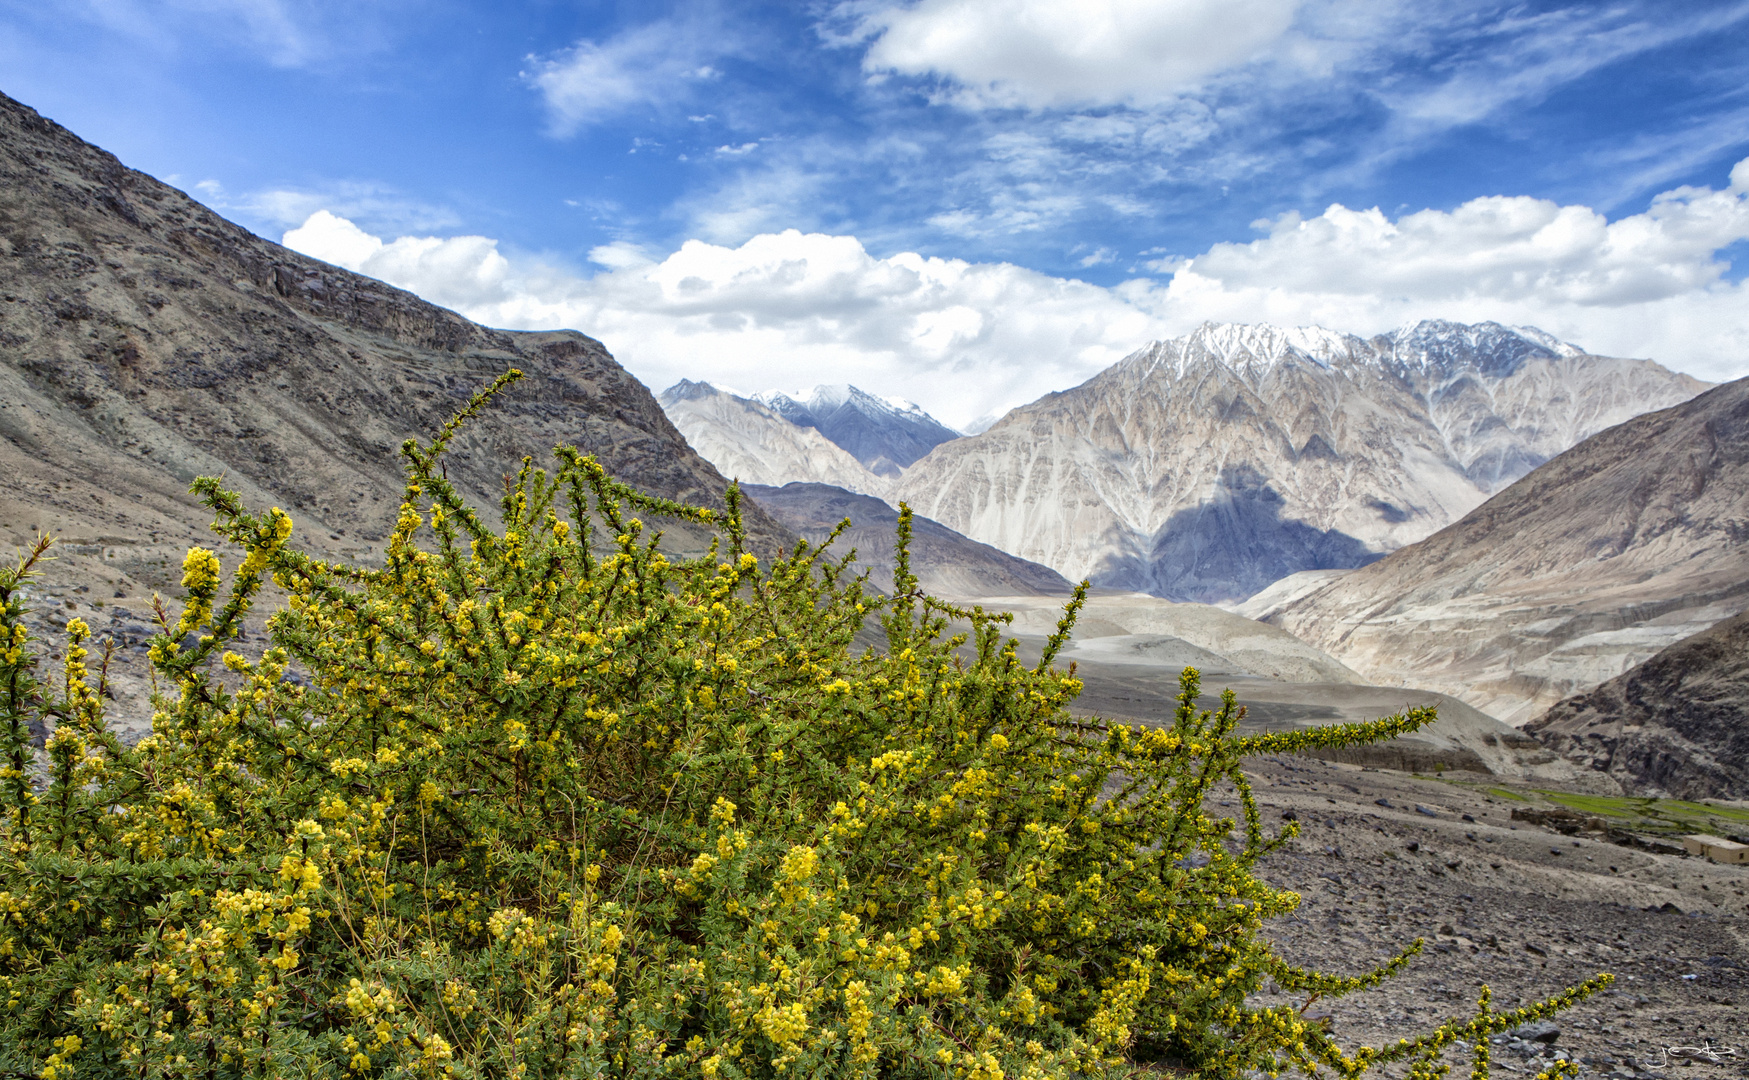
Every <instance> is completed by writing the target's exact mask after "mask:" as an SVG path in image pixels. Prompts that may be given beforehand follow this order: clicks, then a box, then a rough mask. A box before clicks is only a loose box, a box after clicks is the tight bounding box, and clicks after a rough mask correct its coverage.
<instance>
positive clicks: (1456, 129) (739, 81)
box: [0, 0, 1749, 424]
mask: <svg viewBox="0 0 1749 1080" xmlns="http://www.w3.org/2000/svg"><path fill="white" fill-rule="evenodd" d="M0 73H3V74H0V90H3V91H4V92H6V93H8V94H10V95H12V96H13V97H16V98H18V99H20V100H22V101H24V102H26V103H27V104H30V105H32V106H34V107H36V108H37V109H39V110H40V111H42V112H43V113H44V114H46V115H48V116H50V117H52V118H54V119H56V120H58V121H60V122H62V123H64V124H66V125H67V126H68V127H70V128H72V129H73V130H74V131H75V132H77V133H79V134H80V135H82V136H83V137H85V138H87V139H89V140H91V141H93V142H95V143H97V144H99V145H101V146H103V147H105V148H106V149H109V150H111V151H113V152H115V153H116V154H117V155H118V156H120V157H121V158H122V160H123V161H125V162H127V163H128V164H130V165H133V166H135V167H137V168H141V169H144V170H146V171H147V172H150V173H152V174H154V175H156V176H159V177H161V178H163V179H166V180H168V181H170V182H172V183H175V184H177V185H178V186H180V187H182V188H184V189H185V190H188V191H189V192H190V193H191V194H194V195H195V196H196V197H197V198H200V199H202V200H203V201H205V202H207V203H209V204H210V205H212V206H214V207H215V208H216V209H219V210H220V211H221V212H223V213H225V214H226V215H227V216H229V217H232V218H233V219H235V220H238V221H240V222H242V223H243V224H245V225H247V226H249V227H250V228H253V229H255V230H256V231H258V232H260V233H262V234H263V235H266V236H269V237H272V238H274V239H279V238H281V237H283V236H286V235H287V234H288V233H290V234H291V235H290V239H289V241H288V242H290V243H292V244H293V246H297V247H299V248H300V250H304V251H307V252H308V253H310V254H314V255H317V256H318V257H322V258H327V259H329V260H330V261H334V262H337V263H340V264H342V265H348V266H351V267H353V268H354V269H359V270H362V271H364V272H367V273H373V274H375V275H376V276H379V277H383V278H385V279H386V280H390V281H393V282H395V283H396V284H399V285H402V286H404V287H408V288H411V289H413V290H414V291H416V292H419V293H421V294H422V295H425V296H427V297H429V298H431V299H433V300H435V301H437V302H440V303H445V304H448V305H450V306H453V307H456V308H457V309H458V310H462V311H463V312H464V313H466V314H469V315H470V316H473V317H476V318H479V319H481V320H483V321H486V322H491V323H496V324H498V325H506V326H522V327H537V326H547V325H570V326H575V327H576V328H578V329H581V330H584V331H585V332H588V333H592V334H594V335H595V336H598V337H601V338H602V339H603V340H604V341H606V342H607V344H608V345H609V347H610V348H612V349H613V350H614V351H615V353H616V354H617V355H619V356H620V357H621V358H622V360H624V361H625V362H626V363H627V364H628V366H629V367H631V368H632V370H633V371H634V372H636V373H638V374H639V375H640V377H642V378H644V379H645V381H646V382H648V383H650V384H651V385H652V386H653V387H654V388H656V389H660V388H661V386H663V385H666V382H667V381H669V380H671V379H672V378H677V377H680V376H682V375H685V376H691V377H700V378H710V379H713V380H715V381H718V382H721V383H725V384H728V385H733V386H739V387H741V388H743V389H749V390H755V389H761V388H763V387H765V386H769V385H784V386H788V385H801V384H806V383H812V382H816V381H852V382H857V383H859V384H860V385H864V386H866V387H867V388H869V389H871V390H875V391H877V392H881V393H889V394H902V395H904V396H907V397H911V398H913V399H915V400H918V401H920V402H922V403H923V404H924V405H925V407H927V408H930V409H931V411H934V412H937V413H938V414H939V415H942V416H943V417H944V418H945V419H947V420H948V421H949V422H952V423H960V424H966V423H969V422H972V421H973V420H974V419H975V418H976V417H978V416H980V415H983V414H985V413H988V412H991V411H993V410H998V409H1000V408H1003V407H1006V406H1009V405H1012V404H1015V403H1017V402H1019V401H1022V400H1027V399H1029V398H1031V397H1033V396H1036V395H1037V394H1038V393H1042V392H1044V391H1046V390H1050V389H1056V388H1060V387H1062V386H1067V385H1071V384H1073V383H1074V382H1077V381H1080V380H1081V379H1083V378H1086V377H1087V376H1089V375H1091V374H1092V373H1093V372H1094V371H1097V370H1098V369H1099V368H1100V367H1102V366H1104V365H1105V364H1108V363H1110V362H1112V361H1113V360H1115V359H1117V358H1118V357H1120V356H1121V355H1123V354H1124V353H1127V352H1128V351H1130V350H1131V349H1133V348H1135V347H1138V346H1140V345H1141V344H1143V343H1144V342H1145V341H1146V340H1148V339H1149V338H1151V337H1155V336H1161V335H1164V334H1169V333H1176V332H1182V331H1183V330H1185V329H1188V328H1189V327H1190V326H1194V325H1195V324H1196V323H1197V322H1200V321H1202V320H1203V319H1205V318H1214V319H1231V320H1235V321H1247V322H1257V321H1277V322H1321V323H1324V324H1325V325H1330V326H1334V327H1336V328H1338V329H1344V330H1352V331H1355V332H1361V333H1373V332H1378V331H1381V330H1384V329H1387V328H1389V327H1390V326H1393V325H1397V324H1399V323H1401V322H1403V321H1408V320H1411V319H1415V318H1423V317H1450V318H1458V319H1463V320H1466V321H1475V320H1480V319H1484V318H1494V319H1498V320H1499V321H1503V322H1513V323H1527V322H1528V323H1536V324H1538V325H1543V326H1544V327H1545V328H1546V329H1549V330H1550V331H1551V332H1555V333H1558V334H1561V335H1562V336H1564V337H1567V338H1568V339H1570V340H1574V341H1576V342H1578V343H1579V344H1581V345H1584V346H1586V347H1588V348H1591V349H1593V350H1595V351H1599V352H1613V353H1625V354H1631V355H1645V356H1652V357H1654V358H1656V359H1659V360H1662V361H1664V362H1666V363H1668V364H1670V365H1671V366H1674V367H1679V368H1683V369H1685V370H1690V371H1693V372H1695V373H1696V374H1700V375H1702V376H1704V377H1711V378H1723V377H1727V376H1735V375H1739V374H1746V373H1749V316H1746V315H1745V314H1744V312H1745V310H1746V309H1749V305H1746V304H1745V303H1744V301H1745V299H1749V298H1746V297H1745V295H1744V288H1745V287H1744V286H1743V284H1742V281H1743V278H1744V277H1745V271H1746V270H1749V247H1746V243H1745V242H1746V239H1749V164H1746V165H1744V166H1743V167H1742V168H1741V169H1740V170H1739V171H1737V172H1734V171H1733V170H1735V169H1737V168H1738V163H1739V162H1745V161H1749V2H1744V0H1729V2H1726V0H1717V2H1701V0H1694V2H1688V0H1685V2H1682V3H1670V2H1668V0H1665V2H1648V3H1635V2H1631V0H1624V2H1618V3H1524V4H1495V3H1477V2H1469V3H1455V2H1449V3H1448V2H1442V0H1418V2H1395V0H1353V2H1346V3H1331V2H1320V0H1078V2H1075V3H1068V2H1064V0H915V2H901V0H848V2H826V0H822V2H816V3H792V4H768V5H760V4H727V3H720V4H709V3H670V4H661V3H636V4H633V3H591V2H573V3H562V2H538V3H528V4H501V5H486V4H466V3H459V2H453V0H382V2H378V3H371V2H368V0H352V2H345V3H339V2H329V0H304V2H301V3H290V2H285V3H282V2H277V0H101V2H100V0H91V2H86V3H79V2H62V3H53V4H49V5H44V4H42V3H41V2H40V0H37V2H36V3H21V2H14V0H0ZM312 215H314V218H312Z"/></svg>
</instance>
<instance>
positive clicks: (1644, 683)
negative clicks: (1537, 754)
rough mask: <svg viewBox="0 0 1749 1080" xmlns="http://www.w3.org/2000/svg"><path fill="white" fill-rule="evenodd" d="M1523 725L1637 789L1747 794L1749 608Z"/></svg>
mask: <svg viewBox="0 0 1749 1080" xmlns="http://www.w3.org/2000/svg"><path fill="white" fill-rule="evenodd" d="M1524 730H1525V733H1526V734H1528V735H1532V736H1535V737H1536V738H1537V739H1539V740H1541V742H1542V743H1543V745H1545V746H1547V747H1548V748H1549V749H1551V750H1553V751H1555V752H1556V753H1558V754H1560V755H1562V756H1563V757H1565V758H1567V759H1568V760H1569V761H1572V762H1575V763H1576V764H1580V765H1584V766H1586V767H1588V768H1591V769H1595V770H1597V771H1599V772H1601V773H1604V774H1605V775H1607V776H1609V777H1610V778H1612V779H1614V780H1615V781H1616V782H1617V783H1618V784H1620V785H1621V788H1622V790H1623V791H1625V792H1626V793H1628V794H1630V795H1638V796H1660V795H1662V796H1674V797H1676V798H1681V799H1689V800H1697V799H1743V798H1749V614H1743V615H1738V616H1736V617H1734V618H1730V619H1726V620H1725V621H1724V622H1721V623H1719V624H1717V625H1716V626H1713V627H1711V628H1710V629H1708V630H1705V631H1702V632H1701V633H1699V634H1696V635H1694V636H1693V637H1689V638H1684V639H1683V640H1681V641H1679V642H1677V643H1676V644H1674V645H1671V646H1670V647H1668V648H1666V649H1664V650H1663V651H1662V652H1660V653H1658V654H1657V655H1656V656H1653V657H1652V658H1651V659H1649V660H1646V661H1643V662H1642V663H1640V664H1637V665H1635V666H1634V667H1632V668H1630V669H1629V670H1627V671H1624V672H1622V673H1621V674H1620V675H1617V676H1616V677H1615V678H1613V679H1610V680H1609V681H1608V682H1606V683H1603V684H1602V685H1601V686H1598V687H1596V688H1595V689H1593V690H1591V691H1589V692H1587V693H1584V694H1578V695H1575V696H1573V697H1570V698H1568V699H1567V700H1565V701H1563V702H1561V703H1559V704H1557V705H1556V706H1555V707H1554V708H1552V709H1550V710H1549V711H1548V712H1546V713H1544V714H1543V715H1541V716H1539V717H1537V718H1536V719H1535V720H1532V721H1531V722H1530V723H1528V724H1526V725H1525V726H1524Z"/></svg>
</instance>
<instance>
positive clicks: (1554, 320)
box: [285, 159, 1749, 425]
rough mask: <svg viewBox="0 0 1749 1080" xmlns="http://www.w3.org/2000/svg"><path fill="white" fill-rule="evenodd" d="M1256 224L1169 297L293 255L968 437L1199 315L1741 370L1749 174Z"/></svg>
mask: <svg viewBox="0 0 1749 1080" xmlns="http://www.w3.org/2000/svg"><path fill="white" fill-rule="evenodd" d="M1264 225H1265V227H1266V229H1267V232H1266V234H1265V235H1264V236H1262V237H1261V238H1259V239H1257V240H1255V241H1252V242H1250V243H1225V244H1217V245H1215V246H1214V247H1212V248H1211V249H1209V250H1208V251H1206V252H1204V253H1202V254H1200V255H1196V256H1194V257H1192V258H1190V259H1188V260H1183V259H1180V260H1174V261H1173V262H1171V263H1170V265H1169V266H1168V267H1166V268H1165V272H1167V273H1170V274H1171V277H1170V279H1169V280H1168V281H1166V282H1165V283H1164V284H1162V283H1160V282H1158V281H1155V280H1150V279H1138V280H1134V281H1130V282H1127V283H1125V284H1123V285H1119V286H1117V287H1115V288H1102V287H1100V286H1096V285H1091V284H1088V283H1086V282H1083V281H1077V280H1074V279H1066V278H1057V277H1052V276H1050V275H1046V274H1041V273H1038V272H1037V271H1033V270H1028V269H1025V268H1023V267H1018V266H1014V265H1011V264H1007V263H971V262H965V261H962V260H957V259H941V258H925V257H923V256H921V255H917V254H914V253H909V252H905V253H900V254H896V255H892V256H890V257H886V258H881V257H878V256H875V255H872V254H870V253H869V252H868V251H867V250H866V249H865V248H864V247H863V245H862V243H861V242H860V241H858V240H857V239H856V238H855V237H852V236H832V235H826V234H821V233H802V232H799V231H797V230H794V229H790V230H785V231H783V232H771V233H761V234H759V235H756V236H754V237H752V238H751V239H749V240H747V241H746V242H744V243H742V244H740V245H739V246H728V245H722V244H712V243H707V242H705V241H702V240H690V241H687V242H686V243H685V244H683V245H681V247H680V249H679V250H677V251H674V252H671V253H670V254H668V255H667V256H666V257H659V256H657V255H653V254H651V253H650V252H647V251H645V250H644V249H642V248H639V247H636V246H634V245H632V244H629V243H623V242H622V243H617V244H612V245H607V246H604V247H601V248H596V249H595V250H593V251H592V252H591V253H590V259H591V261H592V262H594V263H595V264H596V265H597V266H599V267H602V269H601V271H600V272H598V273H596V274H594V275H593V276H583V275H581V274H578V273H576V272H574V271H571V270H567V269H565V268H563V267H556V266H553V265H550V264H547V263H544V262H542V261H540V260H538V259H534V258H525V257H520V256H518V257H507V256H506V255H504V254H503V253H501V252H500V251H499V250H498V246H497V243H496V241H493V240H491V239H488V238H486V237H480V236H459V237H450V238H437V237H401V238H399V239H396V240H392V241H384V240H383V239H381V238H380V237H376V236H372V235H371V234H369V233H367V232H365V231H364V230H362V229H360V228H358V227H357V226H356V225H355V224H353V223H352V222H350V221H348V220H347V219H345V218H343V217H339V216H336V215H334V214H331V213H328V212H326V211H322V212H318V213H316V214H312V215H311V216H310V218H309V220H308V221H307V222H305V224H304V225H303V226H301V227H300V228H297V229H294V230H292V231H291V232H289V233H287V234H286V236H285V242H286V244H287V246H289V247H292V248H295V249H297V250H299V251H303V252H305V253H306V254H309V255H313V256H315V257H317V258H321V259H326V260H328V261H330V262H333V263H336V264H337V265H341V266H345V267H347V268H349V269H353V270H357V271H360V272H362V273H366V274H371V275H373V276H376V277H380V278H382V279H384V280H386V281H389V282H390V283H392V284H395V285H399V286H401V287H403V288H407V289H410V290H412V291H413V292H416V293H418V294H419V295H421V296H424V297H426V298H427V299H430V300H432V301H434V302H436V303H440V304H444V305H447V306H450V307H453V308H455V309H456V310H458V311H460V312H462V313H463V314H465V315H467V316H468V317H470V318H473V319H475V320H478V321H480V322H484V323H487V324H489V325H493V326H502V327H508V328H513V329H548V328H553V327H572V328H575V329H578V330H582V331H584V332H585V333H588V334H591V335H593V336H595V337H598V338H600V339H601V340H603V341H604V342H606V344H607V346H608V348H609V349H611V350H612V351H613V352H614V354H615V355H616V356H617V357H618V358H619V359H620V361H621V362H623V363H624V364H625V365H626V366H627V367H628V368H629V369H630V370H631V371H632V372H633V373H634V374H636V375H637V376H638V377H639V378H641V379H643V380H644V382H645V383H646V384H648V385H650V386H651V387H653V388H656V389H660V388H662V387H664V386H667V385H668V384H669V383H671V382H673V381H675V380H677V379H680V378H682V377H686V378H695V379H708V380H710V381H712V382H716V383H718V384H728V385H736V386H750V387H767V386H803V385H812V384H814V383H819V382H850V383H854V384H856V385H858V386H861V387H863V388H864V389H866V390H869V391H871V392H874V393H877V394H897V395H901V396H903V397H907V398H910V399H911V400H914V401H917V402H919V403H921V404H922V405H923V406H924V407H925V408H926V409H928V410H929V411H930V412H932V413H934V414H935V415H937V416H939V417H941V418H942V419H943V420H945V421H946V422H948V423H950V424H961V425H965V424H970V423H972V422H973V421H974V420H975V419H976V418H979V417H986V416H988V414H990V413H992V412H999V411H1001V410H1003V409H1006V408H1008V407H1011V406H1013V405H1016V404H1020V403H1022V402H1025V401H1030V400H1032V399H1034V398H1036V397H1038V396H1040V395H1042V394H1044V393H1047V392H1049V391H1052V390H1060V389H1064V388H1066V387H1069V386H1072V385H1074V384H1076V383H1079V382H1081V381H1082V380H1084V379H1086V378H1088V377H1090V376H1092V375H1093V374H1095V373H1096V372H1098V371H1099V370H1100V369H1101V368H1103V367H1105V366H1107V365H1109V364H1111V363H1112V362H1114V361H1116V360H1117V359H1119V358H1120V357H1122V356H1124V355H1126V354H1127V353H1129V352H1130V351H1132V350H1134V349H1136V348H1138V347H1140V346H1141V345H1143V344H1144V343H1146V342H1147V341H1149V340H1150V339H1153V338H1157V337H1164V336H1169V335H1172V334H1178V333H1182V332H1184V331H1186V330H1189V329H1190V328H1192V327H1194V326H1196V325H1197V324H1198V323H1200V322H1203V321H1205V320H1217V321H1234V322H1272V323H1277V324H1283V325H1309V324H1318V325H1323V326H1328V327H1331V328H1333V329H1338V330H1345V331H1351V332H1355V333H1362V334H1370V333H1380V332H1384V331H1386V330H1389V329H1391V328H1392V327H1394V326H1398V325H1402V324H1403V323H1407V322H1412V321H1414V320H1417V319H1423V318H1448V319H1458V320H1462V321H1466V322H1479V321H1483V320H1495V321H1498V322H1504V323H1509V324H1518V325H1535V326H1540V327H1542V328H1543V329H1545V330H1548V331H1549V332H1551V333H1554V334H1556V335H1557V336H1560V337H1562V338H1565V339H1567V340H1569V341H1573V342H1575V343H1577V344H1579V345H1581V346H1583V347H1585V348H1587V349H1590V350H1591V351H1593V352H1597V353H1604V354H1613V355H1623V356H1644V357H1650V358H1652V359H1655V360H1658V361H1660V362H1662V363H1665V364H1667V365H1669V366H1671V367H1675V368H1678V369H1680V370H1685V371H1689V372H1692V373H1693V374H1695V375H1698V376H1701V377H1703V378H1713V379H1725V378H1735V377H1738V376H1741V375H1745V374H1749V288H1746V287H1745V285H1744V284H1743V283H1742V282H1732V281H1731V280H1729V277H1730V275H1729V274H1728V273H1727V269H1728V266H1727V263H1726V262H1725V261H1724V259H1723V258H1722V257H1721V256H1720V255H1719V252H1720V250H1721V249H1724V248H1726V247H1729V246H1730V245H1732V244H1734V243H1737V242H1739V241H1742V240H1744V239H1746V238H1749V159H1746V160H1745V161H1743V162H1741V163H1739V164H1738V165H1737V167H1736V168H1735V169H1734V170H1733V171H1732V173H1731V179H1730V182H1729V185H1728V186H1727V187H1725V188H1722V189H1710V188H1704V187H1702V188H1677V189H1674V190H1672V191H1668V192H1665V193H1664V194H1662V195H1660V196H1659V197H1658V198H1656V199H1655V200H1653V201H1652V204H1651V206H1650V207H1649V208H1648V209H1647V210H1646V211H1645V212H1643V213H1640V214H1635V215H1631V216H1628V217H1624V218H1620V219H1618V220H1616V221H1608V220H1606V219H1605V218H1604V217H1603V216H1602V215H1600V214H1598V213H1596V212H1595V211H1593V210H1591V209H1589V208H1587V207H1582V206H1560V205H1557V204H1555V203H1551V202H1547V201H1544V200H1537V199H1528V198H1487V199H1476V200H1473V201H1471V202H1468V203H1465V204H1463V205H1462V206H1459V207H1457V208H1456V209H1454V210H1450V211H1438V210H1424V211H1421V212H1419V213H1414V214H1407V215H1404V216H1402V217H1399V218H1397V219H1396V220H1392V219H1390V218H1388V217H1387V216H1386V215H1384V214H1383V213H1381V212H1379V211H1378V210H1376V209H1373V210H1351V209H1348V208H1346V207H1343V206H1339V205H1338V206H1332V207H1330V208H1329V209H1328V210H1326V211H1325V212H1324V213H1323V214H1320V215H1318V216H1317V217H1314V218H1309V219H1305V220H1301V219H1298V218H1292V217H1289V218H1282V219H1278V220H1276V221H1273V222H1268V223H1264Z"/></svg>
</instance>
